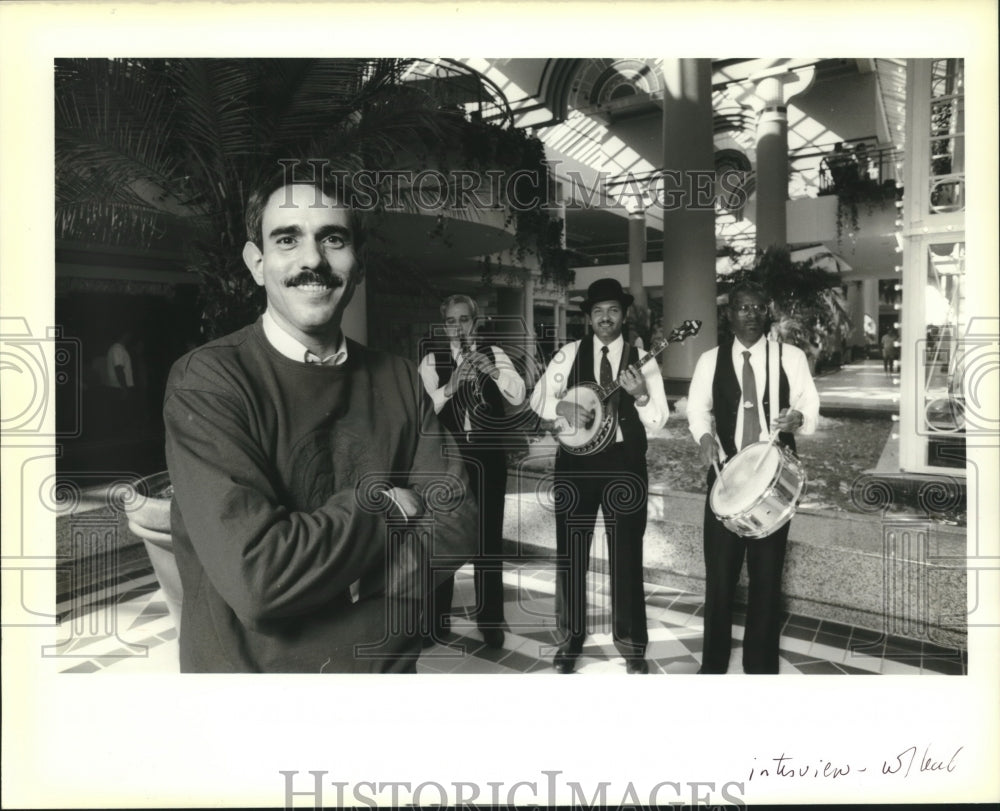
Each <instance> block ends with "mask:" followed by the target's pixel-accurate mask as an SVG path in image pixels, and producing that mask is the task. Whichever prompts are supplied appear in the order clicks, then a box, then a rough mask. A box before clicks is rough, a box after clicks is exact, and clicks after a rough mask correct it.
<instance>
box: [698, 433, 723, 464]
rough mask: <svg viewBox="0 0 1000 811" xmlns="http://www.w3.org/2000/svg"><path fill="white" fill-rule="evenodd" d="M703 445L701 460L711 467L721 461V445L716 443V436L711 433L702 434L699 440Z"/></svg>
mask: <svg viewBox="0 0 1000 811" xmlns="http://www.w3.org/2000/svg"><path fill="white" fill-rule="evenodd" d="M698 444H699V445H700V446H701V461H702V463H703V464H705V465H708V466H709V467H711V466H712V464H714V463H716V462H718V461H719V446H718V445H716V443H715V437H714V436H712V435H711V434H702V435H701V439H699V440H698Z"/></svg>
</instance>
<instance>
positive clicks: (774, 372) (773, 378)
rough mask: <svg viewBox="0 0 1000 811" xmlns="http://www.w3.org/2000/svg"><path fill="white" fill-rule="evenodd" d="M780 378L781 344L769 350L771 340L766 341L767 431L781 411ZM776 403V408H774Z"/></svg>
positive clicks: (772, 428) (771, 429)
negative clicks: (774, 349)
mask: <svg viewBox="0 0 1000 811" xmlns="http://www.w3.org/2000/svg"><path fill="white" fill-rule="evenodd" d="M780 380H781V344H780V343H779V344H778V351H777V352H772V351H771V342H770V341H768V342H767V383H768V390H769V394H770V396H769V397H768V403H767V406H766V407H767V410H768V412H769V413H768V414H767V421H768V431H769V432H770V431H773V430H774V421H775V420H776V419H778V414H779V413H781V407H780V406H781V401H780V400H779V399H778V397H779V395H778V384H779V382H780ZM774 404H778V406H779V407H778V408H774Z"/></svg>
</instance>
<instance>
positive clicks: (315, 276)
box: [285, 270, 344, 289]
mask: <svg viewBox="0 0 1000 811" xmlns="http://www.w3.org/2000/svg"><path fill="white" fill-rule="evenodd" d="M300 284H322V285H325V286H326V287H332V288H334V289H336V288H338V287H343V285H344V280H343V279H341V278H340V277H339V276H337V275H336V274H334V273H323V272H319V271H315V270H303V271H302V272H301V273H296V274H295V275H294V276H290V277H289V278H287V279H285V287H298V286H299V285H300Z"/></svg>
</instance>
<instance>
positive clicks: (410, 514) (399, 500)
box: [385, 487, 424, 520]
mask: <svg viewBox="0 0 1000 811" xmlns="http://www.w3.org/2000/svg"><path fill="white" fill-rule="evenodd" d="M385 494H386V495H387V496H388V497H389V498H390V499H391V500H392V502H393V504H395V505H396V508H397V509H398V510H399V512H401V513H402V514H403V517H404V518H406V519H407V520H409V519H411V518H420V516H422V515H423V514H424V502H423V499H421V498H420V496H418V495H417V494H416V493H415V492H414V491H413V490H410V489H409V488H408V487H393V488H391V489H389V490H386V491H385Z"/></svg>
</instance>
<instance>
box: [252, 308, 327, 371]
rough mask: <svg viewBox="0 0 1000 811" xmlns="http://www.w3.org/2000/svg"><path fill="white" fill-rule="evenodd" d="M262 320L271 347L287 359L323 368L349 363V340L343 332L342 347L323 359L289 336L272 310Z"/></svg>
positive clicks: (266, 312) (268, 310)
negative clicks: (315, 364) (272, 313)
mask: <svg viewBox="0 0 1000 811" xmlns="http://www.w3.org/2000/svg"><path fill="white" fill-rule="evenodd" d="M261 320H262V322H263V323H262V326H263V327H264V336H265V337H266V338H267V340H268V342H269V343H270V344H271V346H273V347H274V348H275V349H277V350H278V351H279V352H280V353H281V354H282V355H284V356H285V357H286V358H290V359H291V360H297V361H298V362H299V363H318V364H322V365H323V366H340V365H341V364H342V363H346V362H347V339H346V338H345V337H344V333H343V331H341V333H340V345H339V346H338V347H337V351H336V352H334V353H333V354H332V355H327V356H326V357H325V358H321V357H319V355H317V354H315V353H314V352H312V351H311V350H310V349H309V348H308V347H307V346H306V345H305V344H303V343H302V342H301V341H299V340H298V338H295V337H293V336H292V335H291V334H289V332H288V331H287V330H286V329H285V328H284V327H283V326H281V324H279V323H278V322H277V320H275V318H274V316H273V315H271V310H270V309H267V310H265V311H264V317H263V318H262V319H261Z"/></svg>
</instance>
